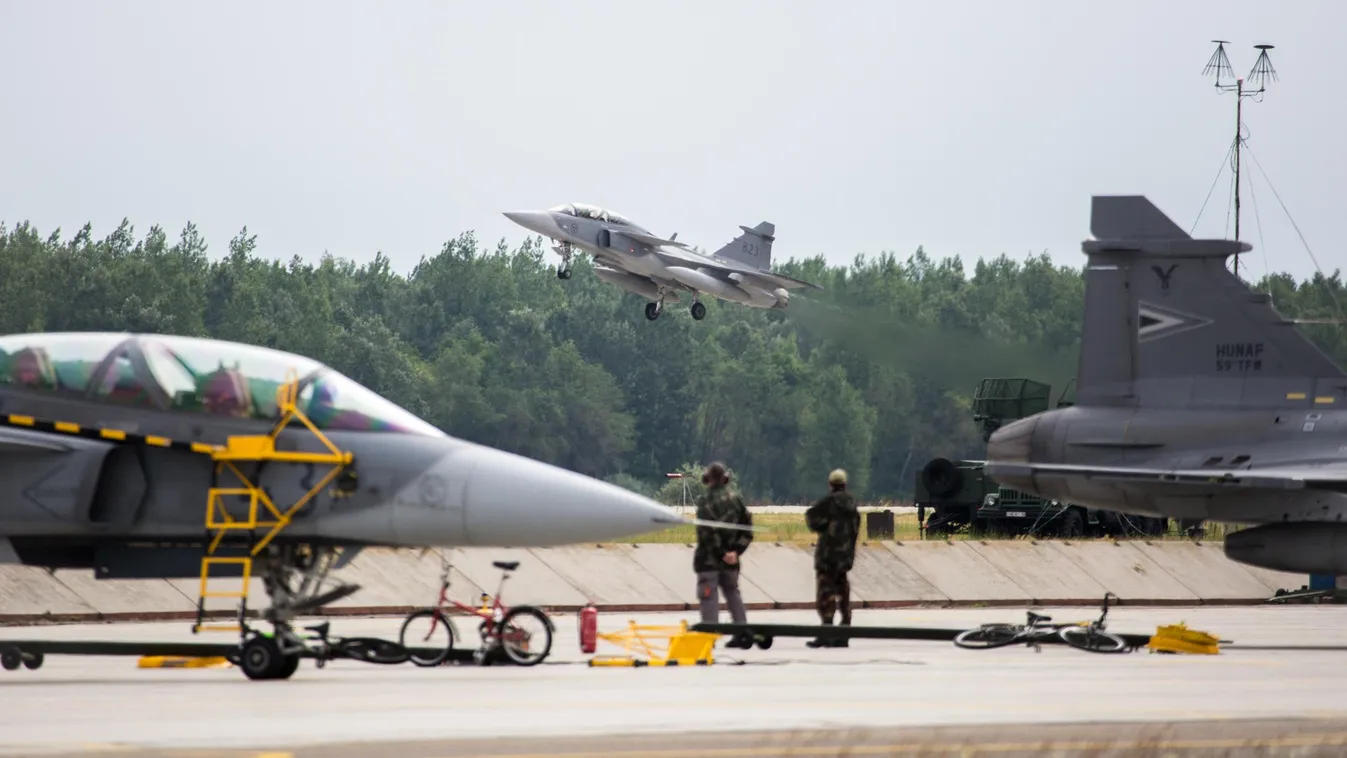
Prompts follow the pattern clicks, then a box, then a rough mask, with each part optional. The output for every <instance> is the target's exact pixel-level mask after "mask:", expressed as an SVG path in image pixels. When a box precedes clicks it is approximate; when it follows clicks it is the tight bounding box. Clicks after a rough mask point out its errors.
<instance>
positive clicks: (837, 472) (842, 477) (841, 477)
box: [828, 468, 847, 484]
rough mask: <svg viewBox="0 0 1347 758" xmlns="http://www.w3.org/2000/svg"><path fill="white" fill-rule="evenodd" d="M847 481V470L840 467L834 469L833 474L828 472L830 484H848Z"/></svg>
mask: <svg viewBox="0 0 1347 758" xmlns="http://www.w3.org/2000/svg"><path fill="white" fill-rule="evenodd" d="M846 483H847V472H845V471H843V470H842V469H840V468H838V469H833V472H832V473H831V474H828V484H846Z"/></svg>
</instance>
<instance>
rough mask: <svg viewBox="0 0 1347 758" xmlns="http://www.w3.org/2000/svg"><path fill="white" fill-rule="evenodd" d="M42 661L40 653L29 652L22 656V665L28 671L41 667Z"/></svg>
mask: <svg viewBox="0 0 1347 758" xmlns="http://www.w3.org/2000/svg"><path fill="white" fill-rule="evenodd" d="M42 661H43V658H42V654H41V653H29V654H27V655H25V656H23V667H24V668H26V669H28V670H29V671H37V670H38V669H40V668H42Z"/></svg>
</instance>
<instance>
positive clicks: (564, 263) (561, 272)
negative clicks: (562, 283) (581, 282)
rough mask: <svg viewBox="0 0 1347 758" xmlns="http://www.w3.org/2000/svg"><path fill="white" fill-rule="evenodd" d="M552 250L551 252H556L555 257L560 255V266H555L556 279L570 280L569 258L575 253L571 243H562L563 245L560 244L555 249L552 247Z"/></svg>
mask: <svg viewBox="0 0 1347 758" xmlns="http://www.w3.org/2000/svg"><path fill="white" fill-rule="evenodd" d="M552 250H553V251H554V252H556V254H557V255H560V256H561V265H560V266H557V278H558V279H570V278H571V256H572V255H573V254H574V252H575V251H574V248H572V247H571V243H569V242H563V243H561V244H560V245H557V246H556V247H553V248H552Z"/></svg>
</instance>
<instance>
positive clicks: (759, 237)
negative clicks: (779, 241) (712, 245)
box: [711, 221, 776, 271]
mask: <svg viewBox="0 0 1347 758" xmlns="http://www.w3.org/2000/svg"><path fill="white" fill-rule="evenodd" d="M739 228H740V229H742V230H743V232H744V233H743V234H741V235H739V236H738V237H735V238H734V240H733V241H731V242H730V243H729V244H728V245H726V246H724V247H722V248H720V249H719V250H717V251H715V252H714V253H712V254H711V255H712V257H715V258H724V259H726V260H731V261H734V262H736V263H744V264H747V265H749V266H753V267H754V268H756V269H758V270H759V271H767V270H770V269H771V268H772V243H773V242H775V241H776V226H775V225H774V224H772V223H771V222H769V221H764V222H762V223H761V224H758V225H757V226H755V227H753V228H752V229H749V228H748V227H746V226H740V227H739Z"/></svg>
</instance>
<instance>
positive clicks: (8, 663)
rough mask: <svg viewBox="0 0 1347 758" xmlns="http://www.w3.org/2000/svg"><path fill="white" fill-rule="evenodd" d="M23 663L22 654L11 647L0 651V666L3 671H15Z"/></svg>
mask: <svg viewBox="0 0 1347 758" xmlns="http://www.w3.org/2000/svg"><path fill="white" fill-rule="evenodd" d="M22 665H23V655H22V654H20V653H19V651H18V650H15V649H14V648H12V647H7V648H5V649H4V650H3V651H0V666H3V667H4V669H5V671H17V670H18V669H19V667H20V666H22Z"/></svg>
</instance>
